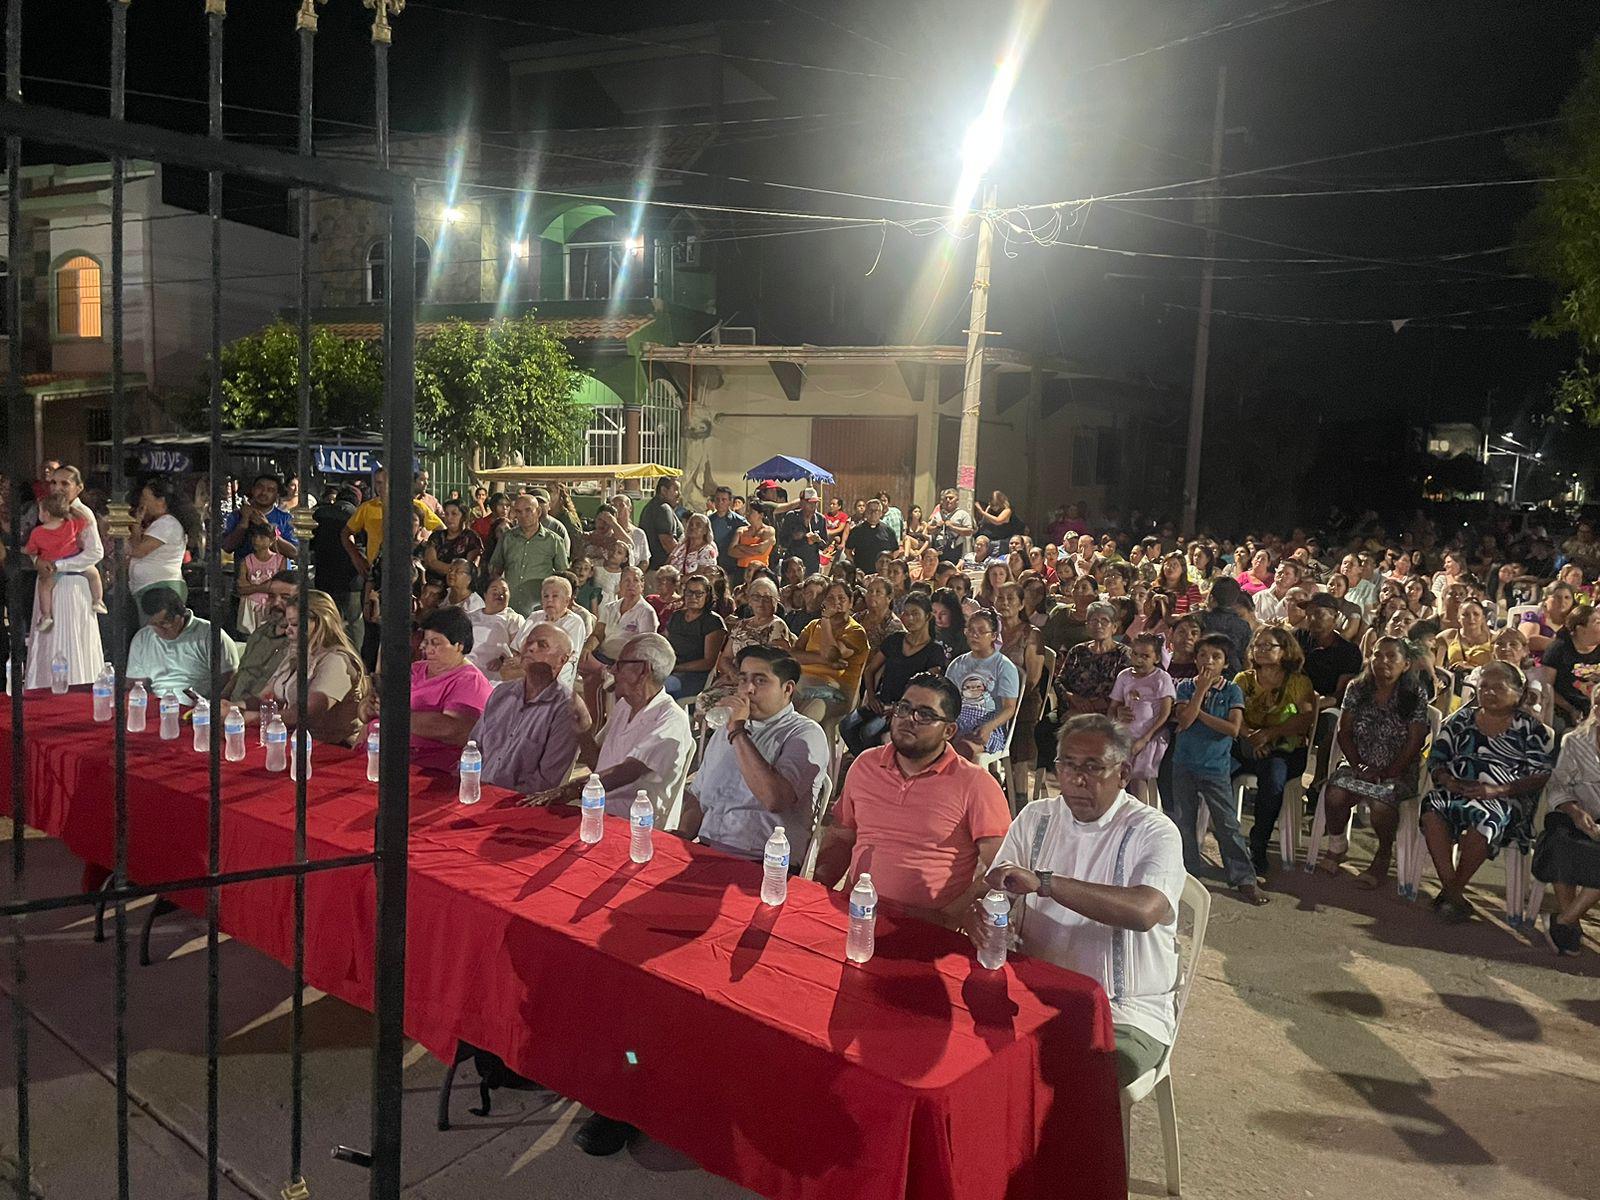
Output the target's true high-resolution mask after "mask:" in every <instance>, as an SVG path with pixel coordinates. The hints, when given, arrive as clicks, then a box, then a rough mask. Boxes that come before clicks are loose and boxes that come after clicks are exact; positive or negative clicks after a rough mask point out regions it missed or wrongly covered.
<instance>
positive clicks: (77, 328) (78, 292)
mask: <svg viewBox="0 0 1600 1200" xmlns="http://www.w3.org/2000/svg"><path fill="white" fill-rule="evenodd" d="M56 336H58V337H69V338H97V337H99V336H100V264H99V263H98V262H96V261H95V260H94V259H92V258H90V257H89V256H88V255H87V254H78V255H74V256H73V257H72V258H69V259H67V261H66V262H64V263H62V264H61V265H60V266H59V267H57V268H56Z"/></svg>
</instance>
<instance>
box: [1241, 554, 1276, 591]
mask: <svg viewBox="0 0 1600 1200" xmlns="http://www.w3.org/2000/svg"><path fill="white" fill-rule="evenodd" d="M1272 575H1273V572H1272V551H1270V550H1257V551H1256V553H1255V557H1254V558H1252V559H1251V560H1250V569H1249V570H1248V571H1246V572H1245V573H1244V574H1243V575H1241V576H1239V589H1240V590H1241V591H1242V592H1244V594H1245V595H1246V596H1254V595H1255V594H1256V593H1257V592H1259V591H1261V590H1262V589H1263V588H1269V587H1271V586H1272Z"/></svg>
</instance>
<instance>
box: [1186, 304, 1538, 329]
mask: <svg viewBox="0 0 1600 1200" xmlns="http://www.w3.org/2000/svg"><path fill="white" fill-rule="evenodd" d="M1542 303H1543V301H1540V300H1520V301H1515V302H1512V303H1509V304H1491V305H1488V306H1486V307H1483V308H1467V309H1461V310H1458V311H1456V312H1447V313H1434V314H1430V315H1427V316H1421V317H1314V316H1304V315H1299V314H1294V313H1264V312H1243V311H1239V310H1237V309H1225V308H1213V309H1212V310H1211V312H1212V315H1213V316H1218V317H1233V318H1235V319H1236V320H1241V321H1267V322H1273V323H1276V324H1281V325H1304V326H1308V327H1318V326H1340V325H1345V326H1352V327H1358V326H1380V325H1387V326H1389V327H1390V328H1391V329H1392V330H1393V331H1394V332H1395V333H1399V332H1400V330H1402V329H1404V328H1406V327H1407V326H1410V325H1415V326H1417V327H1418V328H1421V329H1476V330H1492V329H1504V330H1523V331H1525V330H1526V329H1527V328H1528V326H1527V323H1526V322H1524V323H1521V324H1514V325H1513V324H1502V325H1491V324H1477V325H1467V324H1459V323H1448V322H1449V321H1450V320H1451V319H1452V318H1456V317H1475V316H1482V315H1483V314H1485V313H1492V312H1504V311H1506V310H1507V309H1514V308H1526V307H1528V306H1529V305H1532V304H1542ZM1162 307H1163V308H1170V309H1179V310H1181V311H1183V312H1198V311H1199V307H1198V306H1197V305H1193V304H1175V303H1163V304H1162Z"/></svg>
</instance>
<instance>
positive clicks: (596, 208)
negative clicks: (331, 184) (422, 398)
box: [313, 131, 716, 486]
mask: <svg viewBox="0 0 1600 1200" xmlns="http://www.w3.org/2000/svg"><path fill="white" fill-rule="evenodd" d="M704 137H705V135H704V134H698V135H695V136H691V137H685V138H678V139H669V141H668V144H665V145H659V144H658V145H656V146H655V152H656V153H657V154H658V155H660V156H661V157H662V158H663V159H664V160H670V161H672V162H688V161H691V160H692V159H693V157H694V155H695V154H696V153H697V151H698V147H699V145H700V144H702V143H703V140H704ZM641 141H642V139H641V138H632V139H630V138H628V137H626V136H625V135H618V134H615V133H611V134H606V135H604V137H596V136H593V135H590V134H587V133H584V132H583V131H574V132H570V133H554V132H543V133H540V134H538V135H537V136H535V135H526V136H525V137H524V138H522V139H519V140H518V141H509V140H505V139H495V138H491V137H484V136H482V135H479V134H476V133H467V134H464V135H460V136H444V135H439V136H428V137H408V138H397V139H396V140H395V142H394V143H393V148H392V161H393V164H394V165H395V166H396V167H397V168H398V169H401V170H407V171H410V172H412V173H414V174H415V175H416V176H417V179H418V227H419V229H420V231H421V232H420V233H419V234H418V236H417V240H416V245H415V250H414V252H415V255H416V268H417V270H416V288H417V293H416V296H417V302H418V304H417V334H418V336H419V337H426V336H428V334H429V333H430V332H432V331H433V330H434V329H436V328H438V327H439V325H440V323H442V322H444V321H446V320H449V319H450V318H459V319H461V320H465V321H469V322H473V323H480V324H485V323H488V322H490V321H493V320H496V319H501V318H506V317H516V316H522V315H525V314H527V313H529V312H532V313H534V314H535V315H536V319H537V320H539V321H540V322H541V323H544V324H547V325H548V326H549V327H550V328H551V329H552V330H553V331H554V332H556V333H557V334H558V335H559V336H560V337H561V338H562V339H563V340H564V341H565V343H566V344H567V346H568V347H569V349H570V350H571V351H572V354H573V357H574V360H575V362H576V364H577V366H578V368H579V370H580V371H581V372H582V373H583V376H584V379H583V383H582V385H581V387H580V392H579V399H580V400H581V401H582V402H583V403H584V404H585V405H587V406H588V408H589V410H590V411H589V417H588V428H587V433H586V439H585V443H586V444H585V450H584V461H585V462H587V463H593V464H607V463H619V462H641V461H643V462H658V463H661V464H662V465H665V466H677V465H679V453H678V425H679V421H680V419H681V414H682V410H683V398H682V395H681V393H680V391H679V389H678V387H677V386H676V384H674V383H673V382H672V380H670V379H669V378H666V377H665V376H664V375H662V374H660V373H659V372H652V370H651V369H650V368H649V367H648V364H647V363H646V362H645V358H644V347H646V346H647V345H650V344H668V345H675V344H677V343H679V342H689V341H694V340H695V339H696V338H698V337H700V336H701V335H702V334H704V333H705V332H706V330H708V329H709V328H711V327H712V326H713V325H714V324H715V323H716V316H715V307H716V297H715V288H714V284H713V276H712V274H711V271H710V269H709V267H710V263H709V255H706V254H704V253H703V250H702V246H701V244H700V238H699V237H698V236H697V235H698V229H699V226H698V224H697V223H696V222H695V221H694V220H693V219H692V218H690V217H689V216H687V215H685V214H682V213H679V212H676V211H675V210H673V209H672V208H670V207H668V206H663V205H659V204H655V203H641V204H636V203H633V202H631V201H629V200H628V199H627V196H628V195H629V192H630V190H631V188H632V171H631V168H630V167H619V166H618V165H617V164H618V163H619V162H620V163H629V162H632V161H634V160H636V159H637V157H638V155H639V154H640V153H641V144H639V143H641ZM625 143H627V144H625ZM319 152H320V153H322V154H323V155H325V156H328V155H347V156H352V157H361V158H365V157H370V155H371V151H370V148H369V147H367V146H365V145H357V144H343V145H341V144H338V143H334V144H330V145H327V146H324V147H322V148H321V149H320V151H319ZM535 187H537V189H538V190H537V191H535V190H534V189H535ZM313 219H314V222H315V258H316V268H315V269H316V274H315V277H314V278H315V279H316V300H315V304H316V311H315V314H314V319H315V321H316V322H317V324H318V325H319V326H320V327H322V328H324V329H326V330H327V331H328V332H330V333H333V334H335V335H338V336H342V337H350V338H361V339H373V340H375V339H378V338H380V337H381V336H382V324H381V320H382V316H381V312H380V307H381V305H382V302H383V299H384V295H385V289H386V288H387V286H388V269H387V262H386V254H387V247H386V242H385V239H384V236H383V232H384V231H383V226H382V223H381V214H380V213H379V212H378V211H377V210H376V209H374V208H373V207H372V206H371V205H368V204H365V203H363V202H360V201H351V200H343V199H322V200H319V202H318V203H317V204H316V205H315V207H314V209H313ZM429 465H430V468H431V470H432V474H433V477H434V480H435V482H436V484H438V485H441V486H460V485H462V484H464V483H465V480H466V469H467V466H468V464H465V463H462V462H460V461H456V460H453V459H450V458H448V457H445V456H440V457H439V458H436V459H434V460H432V461H431V462H430V464H429Z"/></svg>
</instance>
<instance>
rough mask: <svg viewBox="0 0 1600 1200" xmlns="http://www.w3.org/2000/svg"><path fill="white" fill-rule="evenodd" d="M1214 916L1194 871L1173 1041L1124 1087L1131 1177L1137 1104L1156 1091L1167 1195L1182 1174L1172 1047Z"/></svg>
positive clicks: (1184, 900) (1181, 908) (1185, 899)
mask: <svg viewBox="0 0 1600 1200" xmlns="http://www.w3.org/2000/svg"><path fill="white" fill-rule="evenodd" d="M1186 910H1187V912H1188V913H1189V928H1190V933H1189V938H1188V941H1187V943H1185V942H1184V940H1183V937H1182V933H1183V914H1184V912H1185V911H1186ZM1210 919H1211V893H1210V892H1209V891H1207V890H1206V886H1205V884H1203V883H1201V882H1200V881H1199V880H1198V879H1196V878H1195V877H1194V876H1193V875H1190V876H1188V877H1186V878H1185V879H1184V881H1183V895H1182V896H1181V897H1180V898H1179V901H1178V932H1179V941H1178V986H1177V988H1176V989H1175V999H1176V1015H1175V1018H1174V1020H1173V1026H1172V1043H1173V1044H1172V1045H1171V1046H1168V1047H1167V1052H1166V1053H1165V1054H1163V1055H1162V1056H1161V1061H1160V1062H1158V1063H1157V1064H1156V1065H1155V1066H1153V1067H1151V1068H1150V1070H1148V1071H1146V1072H1145V1073H1144V1074H1143V1075H1141V1076H1139V1078H1137V1079H1135V1080H1134V1081H1133V1082H1132V1083H1130V1084H1128V1086H1127V1087H1125V1088H1123V1089H1122V1152H1123V1159H1124V1161H1125V1162H1126V1163H1127V1164H1128V1173H1129V1177H1130V1178H1131V1177H1132V1173H1133V1166H1132V1162H1133V1154H1132V1139H1131V1137H1130V1125H1131V1120H1130V1118H1131V1116H1132V1112H1133V1106H1134V1105H1135V1104H1137V1103H1138V1102H1139V1101H1140V1100H1143V1099H1144V1098H1145V1097H1146V1096H1148V1095H1150V1094H1151V1093H1152V1092H1154V1093H1155V1097H1156V1113H1157V1115H1158V1116H1159V1117H1160V1119H1161V1141H1162V1149H1163V1150H1164V1152H1165V1154H1166V1161H1167V1195H1169V1196H1177V1195H1181V1194H1182V1193H1181V1192H1180V1191H1179V1187H1180V1184H1181V1174H1182V1159H1181V1156H1180V1154H1179V1151H1178V1107H1177V1103H1176V1100H1175V1098H1174V1096H1173V1094H1172V1051H1173V1049H1174V1047H1176V1045H1177V1043H1178V1030H1179V1028H1180V1027H1181V1026H1182V1024H1183V1010H1184V1009H1185V1008H1186V1007H1187V1006H1188V1004H1189V988H1190V987H1191V986H1192V985H1193V983H1194V977H1195V971H1196V968H1197V967H1198V965H1199V963H1200V952H1201V951H1202V950H1203V949H1205V944H1206V924H1207V922H1209V921H1210Z"/></svg>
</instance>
